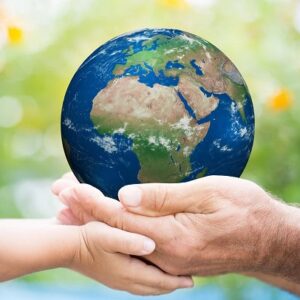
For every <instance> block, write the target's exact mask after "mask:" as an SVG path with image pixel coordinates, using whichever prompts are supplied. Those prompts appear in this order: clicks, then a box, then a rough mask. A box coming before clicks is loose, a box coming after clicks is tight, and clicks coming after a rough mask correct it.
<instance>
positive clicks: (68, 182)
mask: <svg viewBox="0 0 300 300" xmlns="http://www.w3.org/2000/svg"><path fill="white" fill-rule="evenodd" d="M76 184H79V183H78V182H76V181H74V180H72V179H68V178H61V179H58V180H56V181H54V183H53V184H52V187H51V191H52V193H53V194H54V195H55V196H58V195H59V193H61V192H62V191H63V190H64V189H66V188H69V187H72V186H75V185H76Z"/></svg>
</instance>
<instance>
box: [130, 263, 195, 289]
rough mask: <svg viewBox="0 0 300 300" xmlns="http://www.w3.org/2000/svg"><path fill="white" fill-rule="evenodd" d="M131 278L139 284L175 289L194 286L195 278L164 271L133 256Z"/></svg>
mask: <svg viewBox="0 0 300 300" xmlns="http://www.w3.org/2000/svg"><path fill="white" fill-rule="evenodd" d="M127 272H128V276H129V279H130V280H133V281H134V282H136V283H137V284H140V285H143V286H149V287H155V288H158V289H159V290H175V289H178V288H187V287H192V286H193V280H192V278H191V277H188V276H173V275H169V274H167V273H164V272H163V271H161V270H160V269H158V268H157V267H155V266H152V265H147V264H146V263H144V262H142V261H140V260H138V259H135V258H132V261H131V264H130V267H129V268H128V270H127Z"/></svg>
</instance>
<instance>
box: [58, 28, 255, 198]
mask: <svg viewBox="0 0 300 300" xmlns="http://www.w3.org/2000/svg"><path fill="white" fill-rule="evenodd" d="M61 134H62V142H63V147H64V151H65V154H66V157H67V160H68V162H69V165H70V167H71V169H72V170H73V172H74V174H75V175H76V177H77V178H78V180H79V181H80V182H84V183H88V184H91V185H93V186H95V187H96V188H98V189H100V190H101V191H102V192H103V193H104V194H105V195H106V196H108V197H112V198H116V197H117V193H118V190H119V189H120V188H121V187H122V186H124V185H127V184H134V183H148V182H185V181H189V180H193V179H196V178H200V177H203V176H208V175H228V176H240V175H241V173H242V172H243V170H244V168H245V166H246V163H247V161H248V158H249V155H250V152H251V148H252V144H253V138H254V112H253V105H252V100H251V97H250V94H249V91H248V88H247V86H246V83H245V81H244V80H243V78H242V76H241V74H240V73H239V71H238V70H237V68H236V67H235V65H234V64H233V63H232V62H231V61H230V60H229V59H228V58H227V57H226V56H225V55H224V54H223V53H222V52H221V51H220V50H219V49H218V48H216V47H215V46H214V45H212V44H211V43H209V42H207V41H206V40H204V39H202V38H200V37H198V36H196V35H193V34H191V33H188V32H184V31H181V30H175V29H143V30H139V31H135V32H130V33H126V34H123V35H120V36H118V37H116V38H114V39H112V40H110V41H108V42H107V43H105V44H103V45H102V46H100V47H99V48H98V49H96V50H95V51H94V52H93V53H92V54H91V55H90V56H89V57H88V58H87V59H86V60H85V61H84V62H83V63H82V65H81V66H80V67H79V69H78V70H77V72H76V73H75V75H74V77H73V78H72V80H71V82H70V84H69V87H68V89H67V91H66V95H65V99H64V103H63V108H62V115H61Z"/></svg>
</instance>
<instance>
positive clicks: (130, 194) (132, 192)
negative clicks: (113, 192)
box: [120, 185, 142, 207]
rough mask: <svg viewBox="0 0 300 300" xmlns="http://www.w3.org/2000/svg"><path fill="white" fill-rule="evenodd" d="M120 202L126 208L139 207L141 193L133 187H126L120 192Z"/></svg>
mask: <svg viewBox="0 0 300 300" xmlns="http://www.w3.org/2000/svg"><path fill="white" fill-rule="evenodd" d="M120 195H121V197H120V198H121V201H122V203H123V204H125V205H126V206H133V207H134V206H139V205H140V203H141V201H142V191H141V189H140V188H138V187H137V186H134V185H128V186H125V187H123V188H121V190H120Z"/></svg>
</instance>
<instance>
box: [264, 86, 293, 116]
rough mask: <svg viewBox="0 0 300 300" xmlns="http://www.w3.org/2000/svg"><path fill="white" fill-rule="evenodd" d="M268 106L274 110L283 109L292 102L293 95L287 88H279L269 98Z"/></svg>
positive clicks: (288, 106)
mask: <svg viewBox="0 0 300 300" xmlns="http://www.w3.org/2000/svg"><path fill="white" fill-rule="evenodd" d="M268 104H269V107H270V108H271V109H272V110H274V111H284V110H287V109H289V108H290V107H291V106H292V104H293V95H292V93H291V92H290V91H289V90H287V89H280V90H279V91H278V92H277V93H275V94H274V95H273V96H272V97H271V98H270V100H269V103H268Z"/></svg>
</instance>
